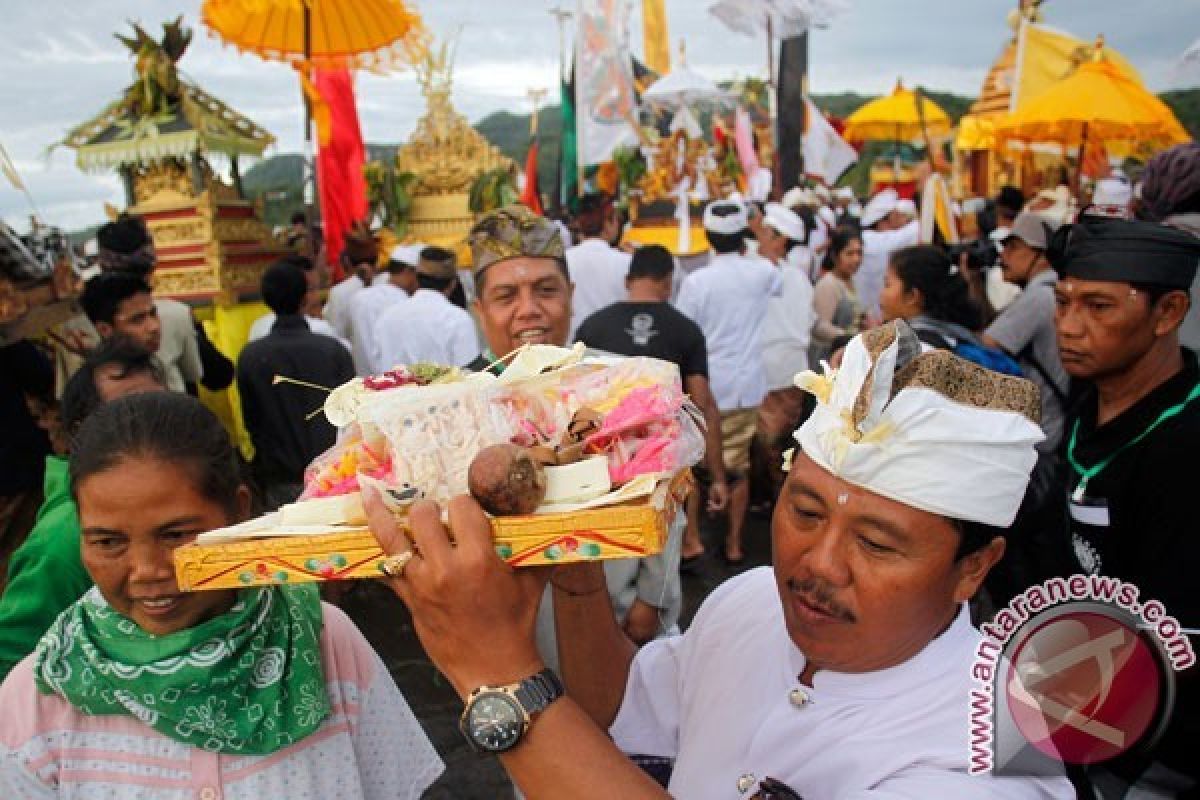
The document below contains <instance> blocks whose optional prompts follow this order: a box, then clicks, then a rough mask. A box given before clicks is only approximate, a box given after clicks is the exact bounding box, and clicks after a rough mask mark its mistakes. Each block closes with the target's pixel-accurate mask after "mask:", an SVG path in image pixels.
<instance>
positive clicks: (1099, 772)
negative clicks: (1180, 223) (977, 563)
mask: <svg viewBox="0 0 1200 800" xmlns="http://www.w3.org/2000/svg"><path fill="white" fill-rule="evenodd" d="M1051 255H1052V262H1053V263H1054V265H1055V267H1056V268H1057V270H1058V273H1059V281H1058V284H1057V285H1056V286H1055V289H1054V295H1055V328H1056V332H1057V337H1058V348H1059V352H1060V354H1061V356H1062V364H1063V367H1064V369H1066V371H1067V373H1068V374H1070V376H1071V377H1072V378H1075V379H1077V380H1083V381H1087V382H1089V383H1090V384H1091V388H1090V389H1089V390H1088V392H1087V394H1086V395H1085V396H1084V397H1083V398H1082V399H1081V401H1080V403H1079V404H1078V405H1077V406H1076V410H1075V411H1074V413H1073V415H1072V416H1071V417H1070V418H1068V420H1067V424H1066V428H1065V431H1064V434H1065V439H1066V456H1067V462H1068V464H1069V472H1068V477H1069V479H1068V486H1067V489H1068V491H1069V492H1070V498H1069V501H1070V517H1071V519H1070V525H1071V531H1070V535H1071V545H1072V546H1073V549H1074V553H1075V558H1076V559H1077V561H1078V566H1079V568H1081V569H1082V570H1083V571H1085V572H1088V573H1092V574H1100V575H1106V576H1111V577H1116V578H1120V579H1122V580H1124V581H1127V582H1129V583H1133V584H1135V585H1136V586H1137V587H1138V588H1139V589H1140V590H1141V601H1142V602H1146V601H1148V600H1150V599H1155V600H1158V601H1160V602H1161V603H1162V604H1163V605H1164V606H1165V607H1166V610H1167V613H1168V614H1170V615H1172V616H1173V617H1175V618H1176V619H1177V620H1178V621H1179V624H1180V625H1181V626H1182V627H1183V628H1185V629H1186V628H1192V629H1194V628H1197V627H1200V596H1198V595H1197V593H1196V589H1195V583H1196V576H1195V571H1196V567H1197V565H1198V564H1200V536H1198V535H1197V534H1198V530H1197V515H1196V505H1195V494H1196V474H1197V472H1196V453H1197V452H1200V369H1198V368H1197V363H1196V354H1195V353H1193V352H1192V351H1190V350H1186V349H1184V348H1181V347H1180V346H1179V326H1180V323H1182V321H1183V318H1184V316H1185V315H1186V314H1187V311H1188V305H1189V298H1188V288H1189V287H1190V286H1191V285H1192V280H1193V278H1194V277H1195V275H1196V268H1197V265H1198V264H1200V239H1196V238H1195V237H1192V236H1189V235H1188V234H1186V233H1183V232H1181V231H1177V230H1173V229H1171V228H1167V227H1165V226H1161V225H1155V224H1152V223H1148V222H1130V221H1125V220H1113V219H1104V218H1094V217H1087V218H1085V219H1084V221H1082V222H1080V223H1079V224H1076V225H1074V226H1070V227H1067V228H1063V229H1060V231H1059V232H1058V233H1057V234H1056V235H1055V237H1054V241H1053V242H1052V245H1051ZM1177 677H1178V685H1177V689H1178V692H1177V696H1176V699H1175V707H1174V712H1173V717H1172V720H1171V723H1170V727H1169V728H1168V729H1167V731H1166V733H1165V735H1164V736H1163V737H1162V739H1161V740H1159V741H1158V742H1157V743H1156V744H1155V745H1154V746H1153V748H1152V749H1150V750H1148V751H1147V750H1146V749H1144V748H1142V749H1137V748H1135V749H1134V750H1131V751H1130V752H1128V753H1127V754H1126V755H1124V756H1122V757H1119V758H1117V759H1115V760H1113V761H1110V762H1107V763H1104V764H1100V765H1097V766H1094V767H1091V768H1089V769H1088V775H1089V778H1090V779H1091V780H1092V782H1093V783H1094V784H1095V785H1096V786H1097V787H1098V788H1100V789H1101V791H1102V792H1103V796H1104V797H1125V796H1127V795H1126V790H1127V788H1131V789H1141V790H1147V791H1148V793H1147V794H1145V795H1141V794H1139V795H1138V796H1146V797H1179V796H1187V797H1192V796H1195V793H1197V792H1200V766H1198V765H1197V761H1196V758H1195V748H1196V742H1197V741H1200V691H1198V690H1200V687H1198V686H1197V685H1196V679H1197V675H1196V674H1195V670H1194V669H1193V670H1190V671H1185V672H1183V673H1181V674H1179V675H1178V676H1177Z"/></svg>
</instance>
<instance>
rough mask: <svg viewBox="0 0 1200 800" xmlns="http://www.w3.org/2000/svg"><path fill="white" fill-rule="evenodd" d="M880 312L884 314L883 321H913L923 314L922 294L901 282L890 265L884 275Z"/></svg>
mask: <svg viewBox="0 0 1200 800" xmlns="http://www.w3.org/2000/svg"><path fill="white" fill-rule="evenodd" d="M879 310H880V311H881V312H882V313H883V321H884V322H891V321H892V320H894V319H912V318H913V317H915V316H917V315H918V314H920V313H921V310H922V304H921V293H920V292H918V291H916V290H914V289H909V288H908V287H906V286H905V285H904V281H902V280H900V276H899V275H897V274H896V270H895V269H893V268H892V265H891V264H889V265H888V268H887V272H885V273H884V274H883V291H881V292H880V293H879Z"/></svg>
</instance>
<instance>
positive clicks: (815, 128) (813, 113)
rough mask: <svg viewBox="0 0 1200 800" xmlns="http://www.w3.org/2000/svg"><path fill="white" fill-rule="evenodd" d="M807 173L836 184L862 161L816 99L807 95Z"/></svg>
mask: <svg viewBox="0 0 1200 800" xmlns="http://www.w3.org/2000/svg"><path fill="white" fill-rule="evenodd" d="M804 121H805V122H806V123H807V124H806V125H805V131H804V172H805V173H806V174H808V175H811V176H812V177H815V178H820V179H821V180H822V181H824V182H825V183H826V184H827V185H829V186H832V185H833V184H834V183H835V182H837V179H838V178H840V177H841V176H842V173H843V172H845V171H846V170H848V169H850V166H851V165H852V164H854V162H855V161H858V153H857V152H856V151H855V149H854V148H853V147H851V146H850V145H849V144H847V143H846V140H845V139H843V138H842V137H841V136H839V135H838V132H837V131H836V130H834V129H833V126H832V125H830V124H829V120H827V119H825V115H824V114H822V113H821V109H819V108H817V107H816V105H814V104H813V101H812V100H809V99H808V98H807V97H806V98H804Z"/></svg>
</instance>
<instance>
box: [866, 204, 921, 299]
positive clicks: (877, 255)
mask: <svg viewBox="0 0 1200 800" xmlns="http://www.w3.org/2000/svg"><path fill="white" fill-rule="evenodd" d="M919 233H920V225H919V224H918V223H917V221H916V220H913V221H912V222H910V223H908V224H907V225H905V226H904V227H903V228H897V229H896V230H894V231H872V230H865V231H863V232H862V240H863V258H862V265H861V266H860V267H859V268H858V272H856V273H854V288H855V289H856V290H857V291H858V301H859V302H860V303H862V306H863V308H864V309H866V311H867V313H868V314H871V315H873V316H875V317H878V316H879V295H880V294H881V293H882V292H883V274H884V273H885V272H887V265H888V260H889V259H890V258H891V257H892V253H894V252H896V251H897V250H899V249H900V248H902V247H911V246H912V245H914V244H916V243H917V236H918V234H919Z"/></svg>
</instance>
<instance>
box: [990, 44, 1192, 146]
mask: <svg viewBox="0 0 1200 800" xmlns="http://www.w3.org/2000/svg"><path fill="white" fill-rule="evenodd" d="M995 135H996V139H997V142H998V143H1003V142H1008V141H1023V142H1057V143H1061V144H1063V145H1064V146H1067V145H1070V146H1076V145H1078V146H1079V147H1080V148H1081V151H1082V148H1084V147H1086V146H1087V145H1088V144H1089V143H1090V144H1095V143H1097V142H1098V143H1101V144H1108V143H1109V142H1138V143H1143V144H1146V145H1150V146H1153V147H1169V146H1171V145H1175V144H1181V143H1183V142H1188V141H1191V138H1192V137H1191V136H1189V135H1188V133H1187V131H1186V130H1184V128H1183V126H1182V125H1181V124H1180V123H1179V120H1178V119H1176V118H1175V114H1174V113H1172V111H1171V109H1170V108H1169V107H1168V106H1167V104H1166V103H1164V102H1163V101H1162V100H1160V99H1159V98H1158V97H1156V96H1155V95H1154V94H1153V93H1152V92H1150V91H1148V90H1147V89H1146V88H1145V87H1144V86H1143V85H1142V84H1141V83H1140V82H1139V81H1138V80H1137V79H1136V78H1134V77H1132V76H1131V75H1130V74H1129V73H1127V72H1126V71H1124V70H1122V69H1121V68H1120V67H1118V66H1117V65H1116V64H1114V63H1112V62H1111V61H1106V60H1102V59H1101V60H1096V61H1091V62H1088V63H1085V64H1081V65H1080V67H1079V69H1077V70H1076V71H1075V72H1074V73H1073V74H1072V75H1070V76H1069V77H1067V78H1064V79H1063V80H1061V81H1059V82H1058V83H1056V84H1054V85H1053V86H1051V87H1050V88H1049V89H1047V90H1046V91H1044V92H1042V93H1041V94H1039V95H1038V96H1037V97H1035V98H1033V99H1031V100H1030V101H1029V102H1027V103H1024V104H1022V106H1021V108H1020V109H1019V110H1018V111H1016V112H1015V113H1013V114H1011V115H1009V116H1008V118H1006V119H1002V120H1000V121H999V122H997V123H996V128H995Z"/></svg>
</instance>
